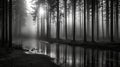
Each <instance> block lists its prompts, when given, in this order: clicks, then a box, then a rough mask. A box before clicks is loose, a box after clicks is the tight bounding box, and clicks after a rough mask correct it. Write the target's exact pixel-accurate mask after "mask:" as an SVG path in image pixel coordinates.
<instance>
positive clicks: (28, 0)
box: [25, 0, 36, 13]
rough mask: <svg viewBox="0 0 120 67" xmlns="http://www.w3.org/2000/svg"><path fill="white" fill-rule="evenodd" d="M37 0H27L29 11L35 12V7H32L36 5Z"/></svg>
mask: <svg viewBox="0 0 120 67" xmlns="http://www.w3.org/2000/svg"><path fill="white" fill-rule="evenodd" d="M35 1H36V0H34V1H33V0H25V3H26V8H27V13H32V12H34V9H33V8H32V7H35V4H34V2H35Z"/></svg>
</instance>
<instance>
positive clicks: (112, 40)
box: [111, 0, 114, 42]
mask: <svg viewBox="0 0 120 67" xmlns="http://www.w3.org/2000/svg"><path fill="white" fill-rule="evenodd" d="M111 42H114V39H113V0H111Z"/></svg>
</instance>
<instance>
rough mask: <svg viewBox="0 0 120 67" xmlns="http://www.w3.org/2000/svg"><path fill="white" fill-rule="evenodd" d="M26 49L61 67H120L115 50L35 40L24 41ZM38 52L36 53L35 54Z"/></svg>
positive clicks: (118, 57) (119, 60)
mask: <svg viewBox="0 0 120 67" xmlns="http://www.w3.org/2000/svg"><path fill="white" fill-rule="evenodd" d="M22 45H23V48H24V49H27V50H32V49H34V50H33V51H31V52H33V53H36V54H44V55H48V56H50V57H52V58H54V59H55V60H54V62H55V63H57V64H59V65H60V66H61V67H120V52H119V51H113V50H109V49H108V50H107V49H106V50H103V49H97V48H95V49H93V48H89V47H87V48H85V47H81V46H70V45H68V44H58V43H48V42H45V41H38V40H35V39H30V40H29V39H28V40H23V41H22ZM35 51H36V52H35Z"/></svg>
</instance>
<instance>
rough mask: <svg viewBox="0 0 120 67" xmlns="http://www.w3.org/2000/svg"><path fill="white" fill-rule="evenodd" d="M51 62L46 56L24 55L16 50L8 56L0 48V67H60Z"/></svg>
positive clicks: (21, 51) (51, 59)
mask: <svg viewBox="0 0 120 67" xmlns="http://www.w3.org/2000/svg"><path fill="white" fill-rule="evenodd" d="M53 60H54V59H53V58H51V57H49V56H46V55H42V54H25V52H24V51H23V50H18V49H17V50H16V49H14V50H13V51H12V52H11V53H9V54H8V53H7V51H6V50H5V49H4V48H0V67H60V66H59V65H57V64H55V63H54V62H53Z"/></svg>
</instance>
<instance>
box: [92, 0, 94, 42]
mask: <svg viewBox="0 0 120 67" xmlns="http://www.w3.org/2000/svg"><path fill="white" fill-rule="evenodd" d="M94 23H95V0H92V42H95V40H94Z"/></svg>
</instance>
